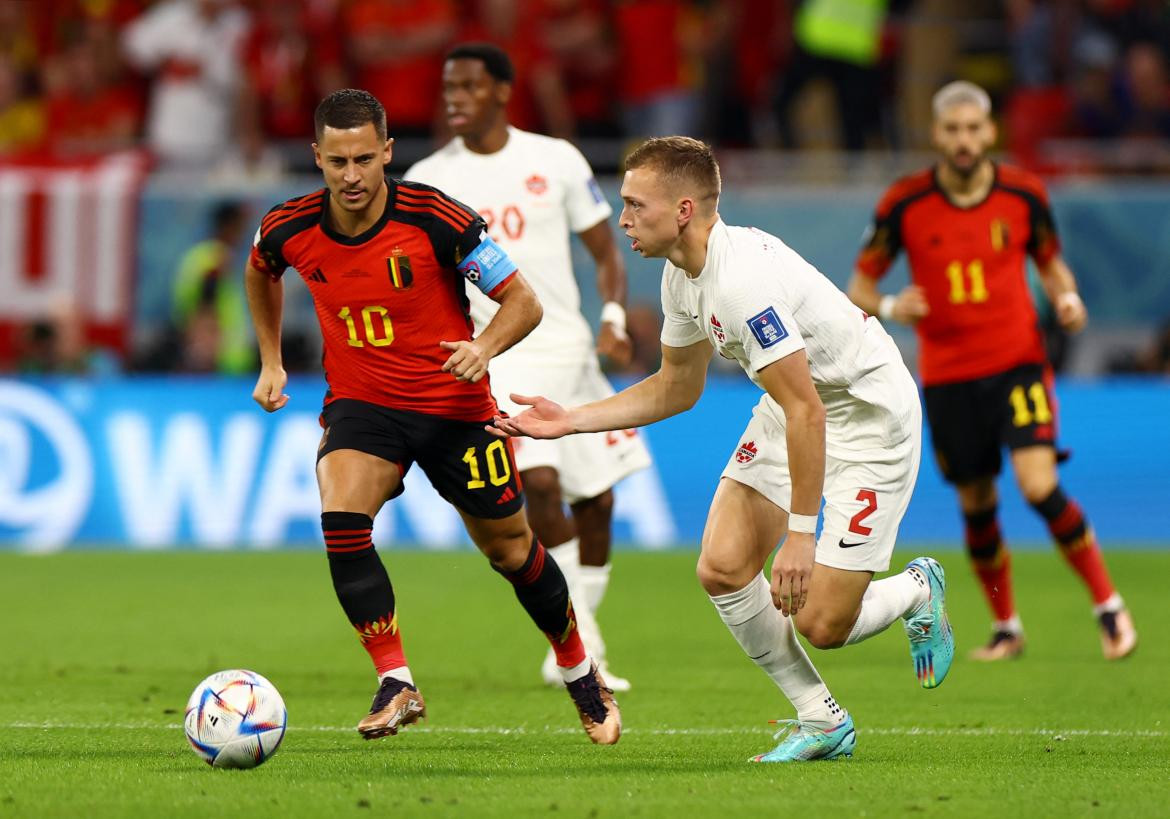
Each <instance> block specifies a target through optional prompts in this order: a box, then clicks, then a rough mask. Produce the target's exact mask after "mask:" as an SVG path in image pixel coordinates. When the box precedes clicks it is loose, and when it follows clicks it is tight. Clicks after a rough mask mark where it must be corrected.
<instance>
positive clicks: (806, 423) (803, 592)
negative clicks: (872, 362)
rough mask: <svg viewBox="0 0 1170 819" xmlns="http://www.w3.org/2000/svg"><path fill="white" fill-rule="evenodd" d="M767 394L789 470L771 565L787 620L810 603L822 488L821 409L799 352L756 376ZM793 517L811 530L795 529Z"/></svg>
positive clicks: (774, 595) (775, 596)
mask: <svg viewBox="0 0 1170 819" xmlns="http://www.w3.org/2000/svg"><path fill="white" fill-rule="evenodd" d="M757 375H758V376H759V379H760V384H761V385H762V386H763V387H764V389H765V390H767V391H768V395H770V396H772V398H773V399H774V400H775V401H776V403H777V404H779V405H780V407H781V409H783V410H784V418H785V421H786V424H785V438H786V442H787V445H788V468H789V475H790V478H791V481H792V501H791V503H789V506H788V512H789V516H790V517H789V531H788V536H787V537H786V538H785V540H784V545H783V546H782V547H781V549H780V551H779V553H778V554H777V555H776V558H775V560H773V561H772V602H773V603H774V604H775V605H776V607H777V608H778V609H780V610H781V611H782V612H783V613H784V614H785V615H791V614H795V613H796V612H798V611H800V609H801V608H802V607H803V606H804V604H805V602H806V601H807V599H808V591H809V586H810V583H811V580H812V570H813V557H814V555H815V552H816V534H815V529H816V518H817V515H818V514H819V513H820V510H821V494H822V492H823V491H824V483H825V406H824V404H822V403H821V397H820V396H819V395H818V394H817V391H816V387H814V386H813V382H812V375H811V374H810V373H809V369H808V356H807V355H806V354H805V351H804V350H803V349H800V350H797V351H796V352H794V353H791V354H789V355H787V356H785V357H784V358H781V359H779V360H778V361H774V362H772V363H771V364H768V365H767V366H766V367H764V368H763V369H761V370H759V372H758V373H757ZM793 515H800V516H807V517H805V521H806V522H807V520H808V519H810V518H811V520H812V525H811V526H804V527H799V528H804V529H812V530H813V531H798V530H796V529H794V524H795V522H794V521H793V520H792V517H791V516H793Z"/></svg>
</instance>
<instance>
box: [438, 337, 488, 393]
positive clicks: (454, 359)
mask: <svg viewBox="0 0 1170 819" xmlns="http://www.w3.org/2000/svg"><path fill="white" fill-rule="evenodd" d="M439 346H440V347H442V348H443V349H444V350H448V351H450V353H451V355H450V357H448V359H447V362H446V363H445V364H444V365H443V372H445V373H451V375H453V376H455V377H456V378H458V379H459V380H460V381H470V382H471V383H472V384H474V383H475V382H476V381H479V379H481V378H483V377H484V375H485V374H486V373H487V368H488V361H490V360H491V356H489V355H487V354H486V353H485V352H484V351H483V350H481V349H480V348H479V347H478V346H476V343H475V342H474V341H440V342H439Z"/></svg>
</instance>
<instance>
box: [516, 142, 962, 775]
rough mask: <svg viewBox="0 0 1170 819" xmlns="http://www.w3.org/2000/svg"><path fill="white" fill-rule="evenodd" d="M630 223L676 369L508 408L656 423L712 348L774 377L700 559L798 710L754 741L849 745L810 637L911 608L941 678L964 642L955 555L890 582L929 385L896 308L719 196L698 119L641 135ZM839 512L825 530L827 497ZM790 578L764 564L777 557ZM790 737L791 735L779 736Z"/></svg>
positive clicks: (916, 654) (694, 383)
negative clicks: (854, 287)
mask: <svg viewBox="0 0 1170 819" xmlns="http://www.w3.org/2000/svg"><path fill="white" fill-rule="evenodd" d="M626 168H627V170H626V175H625V180H624V181H623V184H622V199H623V200H624V202H625V207H624V208H623V209H622V215H621V225H622V227H623V228H624V229H625V230H626V235H627V236H629V237H630V238H631V239H632V240H633V244H632V247H633V249H634V250H636V251H638V252H640V253H641V254H642V255H643V256H649V257H659V258H665V259H666V260H667V261H666V264H665V265H664V269H663V274H662V309H663V312H664V314H665V325H664V327H663V330H662V367H661V369H660V370H659V371H658V372H657V373H655V374H654V375H651V376H650V377H649V378H646V379H645V380H643V381H641V382H639V383H637V384H635V385H633V386H632V387H629V388H628V389H625V390H622V391H621V392H620V393H618V394H617V395H615V396H612V397H610V398H607V399H604V400H602V401H597V402H594V403H591V404H586V405H584V406H577V407H574V408H572V409H568V410H566V409H564V408H563V407H561V406H559V405H558V404H556V403H554V402H552V401H549V400H548V399H546V398H544V397H526V396H519V395H518V396H514V399H515V400H516V401H517V402H519V403H522V404H526V405H529V406H530V407H531V408H530V409H528V410H527V411H525V412H523V413H521V414H520V415H518V416H516V417H513V418H497V419H496V420H495V425H496V427H497V429H499V430H501V431H502V432H504V433H507V434H510V435H528V436H532V437H535V438H553V437H558V436H561V435H567V434H570V433H575V432H592V431H596V430H605V429H621V428H624V427H627V426H642V425H645V424H650V423H653V422H654V421H658V420H661V419H663V418H667V417H669V416H671V415H675V414H677V413H680V412H682V411H684V410H686V409H689V408H690V407H691V406H693V405H694V404H695V402H696V401H697V400H698V399H699V396H700V395H701V394H702V391H703V385H704V381H705V379H706V372H707V364H708V362H709V361H710V358H711V353H712V351H713V350H718V351H719V353H720V355H723V356H725V357H727V358H731V359H734V360H735V361H737V362H739V364H740V366H741V367H742V368H743V370H744V372H746V373H747V375H748V377H749V378H751V380H752V381H753V382H754V383H755V384H756V385H758V386H759V387H761V388H763V390H764V391H765V392H764V395H763V396H762V397H761V398H760V402H759V404H757V405H756V408H755V409H754V410H753V412H752V419H751V421H750V422H749V423H748V426H747V430H746V431H745V432H744V436H743V439H742V440H741V443H740V444H739V446H738V447H737V449H736V451H735V452H734V453H732V456H731V458H730V460H729V461H728V464H727V467H726V468H725V469H724V471H723V478H722V480H720V482H719V488H718V489H717V490H716V492H715V498H714V500H713V501H712V503H711V511H710V513H709V515H708V518H707V525H706V528H705V530H704V532H703V542H702V552H701V554H700V556H699V565H698V575H699V581H700V582H701V583H702V585H703V588H704V589H706V591H707V593H708V594H709V595H710V597H711V601H712V603H714V605H715V608H716V610H717V611H718V612H719V616H720V617H721V618H722V619H723V622H724V623H726V624H727V627H728V628H729V629H730V630H731V633H732V634H733V635H734V636H735V639H736V640H737V641H738V642H739V644H740V646H741V647H742V648H743V649H744V651H745V653H747V655H748V656H749V657H750V658H751V659H752V660H753V661H755V663H756V664H757V665H758V666H760V667H761V668H762V669H763V670H764V671H765V672H766V673H767V674H768V676H769V677H771V678H772V680H773V681H774V682H775V683H776V684H777V685H778V686H779V687H780V689H781V691H783V693H784V695H785V696H786V697H787V698H788V700H789V701H790V702H791V703H792V705H793V706H794V707H795V708H796V716H797V718H796V720H791V721H786V723H785V728H784V729H783V730H782V731H781V734H783V735H784V736H783V738H782V739H781V741H780V743H779V744H778V745H777V746H776V748H775V749H774V750H772V751H770V752H768V753H765V754H761V755H759V756H757V757H754V758H753V759H754V760H755V761H757V762H788V761H794V760H807V759H832V758H834V757H838V756H843V755H849V754H851V753H852V751H853V747H854V744H855V742H856V733H855V731H854V727H853V719H852V717H851V716H850V715H849V714H848V713H847V712H846V711H845V710H844V709H843V708H841V707H840V706H839V705H838V704H837V703H836V701H835V700H834V699H833V697H832V695H831V694H830V693H829V691H828V689H827V688H826V687H825V684H824V682H823V681H822V680H821V678H820V676H819V675H818V674H817V671H816V669H815V668H814V667H813V665H812V663H811V662H810V661H809V659H808V656H807V655H806V654H805V652H804V650H803V648H802V647H801V645H800V643H799V641H798V640H797V639H796V635H795V631H794V630H793V620H795V624H796V628H797V629H799V630H800V632H801V634H803V635H804V636H805V637H806V638H807V639H808V640H809V642H810V643H812V644H813V645H814V646H816V647H818V648H835V647H838V646H842V645H848V644H851V643H857V642H860V641H861V640H864V639H866V638H868V637H871V636H873V635H874V634H877V633H878V632H881V631H884V630H885V629H886V628H887V627H888V626H889V625H890V624H891V623H893V622H894V621H895V620H897V619H898V618H900V617H901V618H903V619H904V625H905V629H906V634H907V636H908V637H909V638H910V653H911V656H912V657H913V659H914V666H915V673H916V675H917V676H918V679H919V681H920V682H921V684H922V685H923V687H925V688H933V687H935V686H937V685H938V684H940V683H941V682H942V681H943V678H944V677H945V676H946V673H947V671H948V670H949V668H950V664H951V659H952V656H953V654H954V637H953V635H952V632H951V627H950V623H949V621H948V619H947V616H946V611H945V608H944V596H945V585H944V583H945V581H944V577H943V572H942V567H941V566H939V565H938V563H937V562H935V561H934V560H932V559H931V558H929V557H920V558H917V559H916V560H914V561H911V563H910V565H909V566H907V568H906V570H905V571H903V572H901V573H900V574H897V575H894V576H892V577H887V578H885V579H883V580H877V581H874V580H873V573H874V572H879V571H885V570H886V569H887V568H889V563H890V554H891V552H892V551H893V548H894V541H895V539H896V537H897V533H898V525H899V523H900V522H901V518H902V515H903V513H904V512H905V511H906V505H907V504H908V503H909V501H910V495H911V493H912V491H913V489H914V482H915V480H916V478H917V474H918V461H919V454H920V450H921V438H922V419H921V411H920V409H919V406H918V392H917V389H916V388H915V386H914V381H913V380H912V378H911V377H910V373H909V372H908V371H907V370H906V367H905V365H904V364H903V363H902V358H901V356H900V355H899V353H898V350H897V348H896V347H895V346H894V343H893V341H892V340H891V339H890V337H889V335H887V334H886V332H885V330H883V329H882V327H881V324H880V323H879V322H878V321H877V320H876V319H873V318H870V317H868V316H866V315H865V314H864V313H862V312H861V310H859V309H858V308H857V307H855V306H854V305H853V304H852V303H850V301H849V300H848V298H846V296H845V294H844V293H842V292H841V291H840V290H838V289H837V288H836V287H835V286H833V284H832V283H831V282H830V281H829V280H828V279H826V278H825V277H824V276H822V275H821V274H820V273H819V272H818V271H817V270H816V269H815V268H814V267H812V265H810V264H808V263H807V262H806V261H804V260H803V259H802V258H801V257H800V256H799V255H797V254H796V253H795V252H794V251H792V250H791V249H790V248H788V247H787V246H786V245H785V244H784V243H783V242H781V241H780V240H779V239H777V238H776V237H774V236H771V235H769V234H767V233H764V232H762V231H759V230H756V229H754V228H742V227H730V226H728V225H726V224H724V223H723V221H722V220H721V219H720V218H719V214H718V210H717V208H718V202H719V166H718V165H717V164H716V162H715V157H714V155H713V154H712V153H711V149H710V148H709V147H708V146H707V145H705V144H703V143H702V142H698V141H697V140H693V139H690V138H688V137H665V138H660V139H652V140H649V141H648V142H645V143H643V144H642V145H640V146H639V147H638V148H637V149H635V150H634V152H633V153H632V154H631V155H630V156H629V158H628V159H627V161H626ZM822 489H823V495H824V499H825V518H824V526H823V529H822V532H821V537H820V539H819V540H816V541H814V535H815V532H816V524H817V514H818V511H819V509H820V503H821V497H822ZM781 540H783V541H784V543H783V545H782V547H781V548H780V550H779V552H778V553H777V554H776V557H775V559H774V560H773V562H772V580H771V583H770V584H769V583H768V581H767V580H766V579H765V577H764V576H763V574H762V573H761V572H762V569H763V568H764V566H765V564H766V562H767V560H768V556H769V555H770V554H771V553H772V550H773V549H774V548H775V546H776V544H777V543H779V542H780V541H781ZM777 736H778V737H779V736H780V734H778V735H777Z"/></svg>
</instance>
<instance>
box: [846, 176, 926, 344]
mask: <svg viewBox="0 0 1170 819" xmlns="http://www.w3.org/2000/svg"><path fill="white" fill-rule="evenodd" d="M902 188H903V186H902V184H895V185H894V186H893V187H891V188H890V189H889V190H888V191H886V194H885V196H883V197H882V199H881V201H880V202H878V206H877V209H876V211H875V213H874V217H873V222H872V223H871V224H870V226H869V228H868V229H867V230H866V239H865V245H864V246H863V247H862V249H861V252H860V253H859V254H858V256H857V263H856V264H855V265H854V266H853V276H852V277H851V278H850V279H849V286H848V287H847V288H846V293H848V295H849V299H850V300H851V301H852V302H853V303H854V304H856V305H857V306H858V307H860V308H861V309H862V310H864V311H865V312H866V313H868V314H869V315H871V316H877V317H878V318H880V319H882V320H883V321H889V320H891V319H893V320H894V321H899V322H901V323H902V324H915V323H917V322H918V321H919V320H920V319H922V318H923V317H925V316H926V315H927V314H928V313H929V312H930V306H929V305H928V304H927V303H926V293H925V291H923V289H922V288H921V287H918V286H917V285H913V284H912V285H909V286H907V287H906V288H904V289H903V290H902V292H901V293H897V294H893V293H882V292H881V290H880V289H879V288H878V282H879V281H880V280H881V278H882V277H883V276H884V275H885V274H886V271H888V270H889V269H890V265H892V264H893V263H894V260H895V259H897V258H898V254H899V253H900V252H901V250H902V228H901V221H902V215H901V208H900V207H899V204H900V203H901V202H902V201H903V200H904V199H905V192H904V191H903V189H902Z"/></svg>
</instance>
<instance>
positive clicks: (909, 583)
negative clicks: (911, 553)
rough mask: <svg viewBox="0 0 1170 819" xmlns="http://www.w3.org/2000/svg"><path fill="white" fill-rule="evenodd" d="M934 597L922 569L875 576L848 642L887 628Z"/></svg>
mask: <svg viewBox="0 0 1170 819" xmlns="http://www.w3.org/2000/svg"><path fill="white" fill-rule="evenodd" d="M928 599H930V585H929V583H928V582H927V580H926V578H925V577H923V576H922V572H920V571H918V570H917V569H907V570H906V571H904V572H902V573H901V574H896V575H894V576H893V577H887V578H885V579H883V580H875V581H874V582H872V583H870V584H869V588H868V589H866V590H865V595H864V596H862V598H861V612H860V613H859V614H858V615H857V622H856V623H854V624H853V630H852V631H850V632H849V636H848V637H846V638H845V645H847V646H848V645H853V644H854V643H860V642H861V641H862V640H868V639H869V638H870V637H872V636H873V635H875V634H880V633H881V632H883V631H885V630H886V629H887V628H888V627H889V625H890V624H891V623H893V622H894V621H895V620H897V619H898V618H900V617H905V616H906V615H907V614H909V613H910V612H911V611H913V610H914V609H915V608H917V607H918V606H920V605H922V604H923V603H925V602H926V601H927V600H928Z"/></svg>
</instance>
